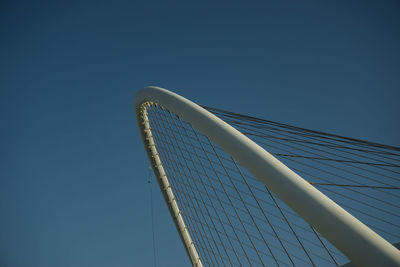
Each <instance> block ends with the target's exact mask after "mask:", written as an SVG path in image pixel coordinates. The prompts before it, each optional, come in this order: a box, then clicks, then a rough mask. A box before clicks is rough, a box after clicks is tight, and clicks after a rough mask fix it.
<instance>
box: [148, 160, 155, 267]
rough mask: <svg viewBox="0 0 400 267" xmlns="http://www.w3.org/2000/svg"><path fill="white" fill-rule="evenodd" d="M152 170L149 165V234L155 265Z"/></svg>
mask: <svg viewBox="0 0 400 267" xmlns="http://www.w3.org/2000/svg"><path fill="white" fill-rule="evenodd" d="M152 173H153V171H152V170H151V167H150V166H149V174H148V177H147V184H148V185H149V193H150V194H149V195H150V217H151V234H152V238H153V239H152V241H153V264H154V267H157V257H156V255H157V254H156V235H155V229H154V205H153V189H152V182H151V177H152Z"/></svg>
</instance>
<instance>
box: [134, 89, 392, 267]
mask: <svg viewBox="0 0 400 267" xmlns="http://www.w3.org/2000/svg"><path fill="white" fill-rule="evenodd" d="M146 102H154V103H158V104H160V105H162V106H163V107H165V108H167V109H168V110H170V111H171V112H173V113H175V114H177V115H179V116H180V117H182V118H183V119H184V120H185V121H187V122H189V123H190V124H191V125H192V126H193V127H194V128H196V129H197V130H199V131H200V132H201V133H202V134H203V135H206V136H208V137H209V138H210V139H211V140H213V141H214V142H215V143H216V144H217V145H218V146H219V147H221V148H222V149H223V150H225V151H226V152H227V153H229V154H230V155H231V156H232V157H233V158H234V159H235V160H237V161H238V162H239V163H240V164H241V165H242V166H243V167H245V168H246V169H247V170H248V171H249V172H251V173H252V174H253V175H254V176H255V177H256V178H257V179H258V180H260V182H262V183H263V184H265V185H266V186H267V187H268V188H269V189H270V190H271V191H272V192H274V193H275V194H276V195H277V196H278V197H279V198H280V199H281V200H282V201H284V202H285V203H286V204H287V205H288V206H289V207H291V208H292V209H293V210H294V211H295V212H296V213H297V214H299V215H300V216H301V217H302V218H303V219H304V220H305V221H306V222H308V223H309V224H310V225H311V226H313V227H314V228H315V229H316V230H318V232H319V233H321V234H322V235H323V236H324V237H325V238H326V239H327V240H329V242H331V243H332V244H333V245H334V246H335V247H336V248H338V249H339V250H340V251H342V253H343V254H345V255H346V256H347V257H348V258H349V259H350V260H351V261H352V262H353V263H355V264H356V265H358V266H400V252H399V250H397V249H396V248H395V247H394V246H392V245H391V244H390V243H389V242H387V241H386V240H385V239H383V238H382V237H381V236H379V235H378V234H376V233H375V232H374V231H372V230H371V229H370V228H368V227H367V226H366V225H364V224H363V223H362V222H360V221H359V220H357V219H356V218H354V217H353V216H352V215H351V214H349V213H348V212H347V211H345V210H344V209H343V208H341V207H340V206H339V205H337V204H336V203H335V202H333V201H332V200H331V199H329V198H328V197H327V196H325V195H324V194H322V193H321V192H320V191H318V190H317V189H316V188H314V187H313V186H312V185H310V184H309V183H308V182H307V181H305V180H304V179H303V178H301V177H300V176H299V175H297V174H296V173H295V172H293V171H292V170H290V169H289V168H288V167H287V166H285V165H284V164H283V163H281V162H280V161H279V160H277V159H276V158H275V157H273V156H272V155H271V154H270V153H268V152H267V151H265V150H264V149H263V148H262V147H260V146H259V145H257V144H256V143H254V142H253V141H251V140H250V139H249V138H247V137H246V136H245V135H243V134H242V133H240V132H239V131H237V130H236V129H235V128H233V127H232V126H230V125H229V124H227V123H225V122H224V121H222V120H221V119H219V118H218V117H216V116H215V115H213V114H211V113H210V112H208V111H206V110H205V109H203V108H202V107H200V106H198V105H196V104H195V103H193V102H191V101H189V100H187V99H186V98H183V97H181V96H179V95H177V94H175V93H172V92H170V91H168V90H165V89H162V88H158V87H146V88H144V89H142V90H141V91H139V92H138V93H137V94H136V97H135V100H134V105H135V112H136V117H137V120H138V122H139V126H140V127H141V130H143V126H141V123H143V118H142V117H141V116H142V114H141V111H142V110H145V108H144V105H145V103H146ZM149 132H151V130H150V129H149ZM145 145H146V142H145ZM146 150H147V151H148V153H149V155H150V158H151V156H152V155H153V156H154V155H155V153H156V150H154V151H153V150H152V149H149V148H148V147H146ZM157 157H158V156H157ZM151 160H154V159H152V158H151ZM157 162H159V163H158V164H160V163H161V161H160V159H159V158H158V159H157ZM160 165H161V164H160ZM155 173H156V174H158V175H161V172H160V170H155ZM162 173H163V175H165V173H164V172H162ZM165 180H166V181H168V180H167V179H166V176H165ZM174 216H175V215H173V217H174ZM174 218H175V217H174ZM175 220H176V219H175ZM182 223H183V221H182ZM178 224H179V223H178ZM183 225H184V223H183ZM178 228H179V227H178ZM179 230H180V231H181V228H179ZM186 232H187V231H183V232H181V237H182V236H184V238H183V240H184V243H185V245H186V247H187V250H188V253H189V255H190V257H191V259H192V262H193V259H195V258H196V257H197V258H198V255H197V252H196V256H193V255H192V254H191V253H192V252H191V250H192V249H191V246H190V244H188V242H187V241H185V240H186V239H185V238H186V237H185V235H186V234H185V233H186ZM188 235H189V234H188ZM189 238H190V236H189ZM189 243H190V242H189ZM192 246H193V245H192ZM194 251H195V249H194ZM194 262H196V261H194ZM199 262H200V261H199Z"/></svg>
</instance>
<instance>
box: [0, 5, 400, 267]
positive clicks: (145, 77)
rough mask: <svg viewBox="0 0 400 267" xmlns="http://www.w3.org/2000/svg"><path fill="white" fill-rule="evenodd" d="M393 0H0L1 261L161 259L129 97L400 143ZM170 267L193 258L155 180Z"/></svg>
mask: <svg viewBox="0 0 400 267" xmlns="http://www.w3.org/2000/svg"><path fill="white" fill-rule="evenodd" d="M399 11H400V5H399V4H398V3H397V2H396V1H342V2H337V1H331V2H324V3H322V2H321V1H306V2H303V3H300V2H298V1H273V2H272V1H270V2H269V1H254V2H246V3H245V2H243V1H225V2H223V1H218V2H217V1H209V2H207V1H201V2H199V1H197V2H191V1H181V2H177V1H160V2H156V1H141V2H138V1H108V2H107V1H101V0H100V1H86V0H84V1H2V3H1V4H0V59H1V60H0V102H1V103H0V116H1V117H0V118H1V124H2V127H1V128H2V131H1V132H0V137H1V138H0V140H1V141H0V145H1V151H2V152H1V153H0V157H1V158H0V162H1V168H0V212H1V220H0V265H1V266H152V264H153V256H152V239H151V228H150V222H151V219H150V204H149V185H148V184H147V175H148V174H147V173H148V161H147V158H146V156H145V152H144V149H143V145H142V144H141V139H140V136H139V132H138V129H137V126H136V122H135V118H134V113H133V105H132V100H133V97H134V95H135V93H136V92H137V91H138V90H139V89H141V88H142V87H144V86H148V85H157V86H161V87H164V88H167V89H170V90H172V91H175V92H177V93H179V94H181V95H183V96H185V97H187V98H189V99H191V100H194V101H195V102H197V103H199V104H203V105H207V106H214V107H219V108H223V109H227V110H231V111H234V112H238V113H244V114H249V115H253V116H258V117H262V118H266V119H269V120H274V121H279V122H283V123H289V124H294V125H297V126H301V127H305V128H311V129H315V130H321V131H327V132H332V133H336V134H341V135H345V136H350V137H355V138H360V139H366V140H369V141H375V142H380V143H386V144H390V145H396V146H400V139H399V136H400V124H399V120H398V116H399V114H400V106H399V104H398V103H399V98H400V75H399V72H400V49H399V47H400V16H399ZM153 192H154V198H155V199H154V203H155V212H156V214H155V221H156V229H155V231H156V248H157V263H158V266H188V264H189V262H188V259H187V256H186V254H185V251H184V249H183V247H182V245H181V244H180V240H179V237H178V234H177V232H176V230H175V228H174V225H173V223H172V220H171V219H170V217H169V214H168V211H167V209H166V206H165V204H164V203H163V200H162V197H161V193H160V192H159V189H158V188H156V184H153Z"/></svg>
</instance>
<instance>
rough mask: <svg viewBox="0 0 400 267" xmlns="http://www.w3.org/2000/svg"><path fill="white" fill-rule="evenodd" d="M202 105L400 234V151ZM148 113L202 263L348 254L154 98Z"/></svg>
mask: <svg viewBox="0 0 400 267" xmlns="http://www.w3.org/2000/svg"><path fill="white" fill-rule="evenodd" d="M206 109H208V110H209V111H210V112H212V113H214V114H216V115H217V116H218V117H220V118H221V119H223V120H225V121H226V122H227V123H229V124H231V125H232V126H234V127H236V128H237V129H238V130H239V131H241V132H242V133H244V134H245V135H247V136H248V137H249V138H251V139H253V140H254V141H255V142H256V143H258V144H259V145H261V146H263V147H264V148H265V149H266V150H267V151H269V152H270V153H271V154H272V155H274V156H275V157H277V158H278V159H279V160H281V161H282V162H283V163H284V164H286V165H287V166H288V167H289V168H291V169H292V170H294V171H295V172H297V173H298V174H299V175H301V176H302V177H303V178H304V179H306V180H307V181H308V182H309V183H310V184H312V185H314V186H316V187H317V188H318V189H319V190H321V191H322V192H323V193H324V194H326V195H327V196H328V197H330V198H331V199H333V200H334V201H335V202H337V203H338V204H339V205H341V206H342V207H343V208H345V209H347V210H348V211H349V212H351V213H352V214H353V215H354V216H356V217H357V218H359V219H360V220H361V221H363V222H364V223H365V224H367V225H368V226H369V227H371V228H372V229H373V230H375V231H376V232H377V233H378V234H380V235H382V236H383V237H384V238H386V239H387V240H388V241H389V242H391V243H398V242H399V241H400V226H399V221H400V220H399V219H400V205H398V199H399V198H400V194H399V192H400V191H399V189H400V177H399V174H400V148H397V147H394V146H389V145H382V144H377V143H373V142H368V141H363V140H358V139H354V138H347V137H342V136H339V135H334V134H328V133H322V132H318V131H313V130H308V129H304V128H300V127H295V126H291V125H287V124H283V123H277V122H272V121H268V120H264V119H260V118H255V117H251V116H247V115H241V114H237V113H233V112H229V111H224V110H221V109H215V108H209V107H206ZM147 112H148V117H149V121H150V126H151V131H152V133H153V137H154V140H155V143H156V147H157V151H158V152H159V155H160V158H161V161H162V162H163V166H164V168H165V171H166V174H167V176H168V179H169V181H170V183H171V185H172V189H173V191H174V194H175V195H176V198H177V201H178V204H179V206H180V209H181V213H182V216H183V218H184V220H185V222H186V224H187V227H188V231H189V233H190V234H191V236H192V238H193V242H194V245H195V247H196V248H197V249H198V251H199V255H200V257H201V259H202V262H203V263H204V264H205V265H206V266H307V265H309V266H321V265H322V266H341V265H343V264H345V263H347V262H348V261H349V260H348V259H347V258H346V257H345V256H344V255H343V254H342V253H341V252H340V251H339V250H337V249H336V248H335V247H334V246H333V245H332V244H330V243H329V242H328V241H327V240H326V239H324V238H323V237H322V236H321V235H320V234H319V233H318V232H317V231H316V230H315V229H314V228H313V227H312V226H310V225H308V224H307V223H306V222H305V221H304V220H303V219H302V218H301V217H299V216H298V215H297V214H296V213H295V212H294V211H292V210H291V209H290V208H289V207H288V206H287V205H286V204H285V203H284V202H282V201H281V200H280V199H279V198H278V197H277V196H276V195H275V194H274V193H273V192H271V191H270V190H269V189H268V188H267V187H265V186H264V185H263V184H262V183H260V182H259V181H258V180H257V179H256V178H255V177H253V176H252V175H251V174H250V173H249V172H248V171H247V170H246V169H245V168H243V167H242V166H241V165H240V164H239V163H238V162H236V161H235V160H234V159H233V158H232V157H231V156H230V155H229V154H227V153H226V152H224V151H223V150H222V149H220V148H219V147H218V146H217V145H216V144H215V143H213V142H212V140H210V139H209V138H208V137H207V136H204V135H202V134H201V133H200V132H199V131H198V130H196V129H195V128H193V127H192V126H191V125H190V124H189V123H187V122H186V121H184V120H183V119H182V118H180V117H178V116H177V115H175V114H173V113H171V112H170V111H168V110H167V109H165V108H163V107H161V106H159V105H150V107H148V108H147ZM151 205H152V204H151ZM152 212H153V211H152ZM152 220H153V218H152ZM152 224H153V221H152ZM154 243H155V242H154V230H153V246H154ZM153 251H154V258H155V247H153ZM155 264H156V261H155V262H154V265H155Z"/></svg>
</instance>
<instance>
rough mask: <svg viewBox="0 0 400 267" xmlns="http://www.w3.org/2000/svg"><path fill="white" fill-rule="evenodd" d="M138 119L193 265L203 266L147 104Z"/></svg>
mask: <svg viewBox="0 0 400 267" xmlns="http://www.w3.org/2000/svg"><path fill="white" fill-rule="evenodd" d="M136 119H137V121H138V123H139V129H140V130H141V134H142V138H143V143H144V145H145V148H146V152H147V154H148V156H149V159H150V162H151V166H152V168H153V171H154V173H155V175H156V177H157V182H158V185H159V186H160V188H161V192H162V193H163V196H164V199H165V201H166V202H167V204H168V209H169V211H170V213H171V216H172V218H173V219H174V222H175V225H176V227H177V228H178V232H179V234H180V237H181V239H182V241H183V244H184V245H185V249H186V252H187V253H188V255H189V258H190V260H191V262H192V264H193V266H196V267H202V266H203V264H202V262H201V260H200V257H199V255H198V253H197V250H196V247H195V246H194V244H193V241H192V238H191V237H190V234H189V231H188V229H187V227H186V225H185V222H184V220H183V217H182V215H181V212H180V210H179V206H178V203H177V202H176V199H175V196H174V193H173V192H172V189H171V186H170V184H169V182H168V178H167V175H166V173H165V171H164V168H163V166H162V162H161V160H160V157H159V155H158V152H157V148H156V146H155V143H154V139H153V135H152V133H151V128H150V123H149V120H148V118H147V111H146V104H142V105H140V106H139V108H138V109H137V110H136Z"/></svg>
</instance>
